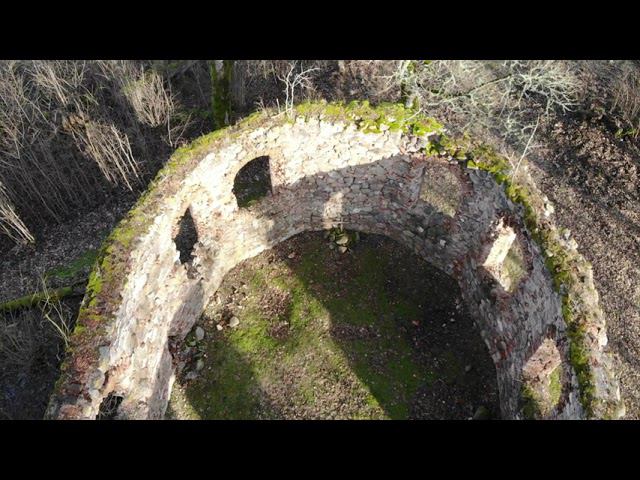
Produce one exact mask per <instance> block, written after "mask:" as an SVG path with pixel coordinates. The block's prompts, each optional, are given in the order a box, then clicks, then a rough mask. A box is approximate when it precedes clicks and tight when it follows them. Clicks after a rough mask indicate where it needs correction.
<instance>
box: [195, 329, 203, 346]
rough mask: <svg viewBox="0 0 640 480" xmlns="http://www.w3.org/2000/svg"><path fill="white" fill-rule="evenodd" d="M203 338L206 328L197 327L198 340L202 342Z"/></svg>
mask: <svg viewBox="0 0 640 480" xmlns="http://www.w3.org/2000/svg"><path fill="white" fill-rule="evenodd" d="M203 338H204V330H203V329H202V327H196V340H197V341H198V342H201V341H202V339H203Z"/></svg>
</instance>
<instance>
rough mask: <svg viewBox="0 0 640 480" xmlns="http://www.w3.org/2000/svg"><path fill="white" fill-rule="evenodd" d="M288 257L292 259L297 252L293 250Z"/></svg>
mask: <svg viewBox="0 0 640 480" xmlns="http://www.w3.org/2000/svg"><path fill="white" fill-rule="evenodd" d="M287 258H288V259H292V258H296V252H291V253H290V254H289V255H287Z"/></svg>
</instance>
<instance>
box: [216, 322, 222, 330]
mask: <svg viewBox="0 0 640 480" xmlns="http://www.w3.org/2000/svg"><path fill="white" fill-rule="evenodd" d="M222 328H223V327H222V325H221V324H219V323H218V324H216V329H217V330H218V331H220V330H222Z"/></svg>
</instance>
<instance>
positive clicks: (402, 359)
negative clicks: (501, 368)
mask: <svg viewBox="0 0 640 480" xmlns="http://www.w3.org/2000/svg"><path fill="white" fill-rule="evenodd" d="M330 245H331V244H330V242H329V241H328V240H327V239H326V238H325V235H324V234H323V233H322V232H313V233H305V234H300V235H298V236H296V237H293V238H292V239H290V240H288V241H285V242H283V243H281V244H279V245H277V246H276V247H275V248H273V249H272V250H269V251H267V252H264V253H262V254H261V255H259V256H257V257H254V258H253V259H249V260H247V261H245V262H243V263H241V264H240V265H239V266H237V267H236V268H235V269H233V270H232V271H231V272H230V273H229V274H228V275H227V276H226V277H225V279H224V281H223V283H222V285H221V287H220V289H219V290H218V292H217V293H216V295H214V298H213V299H212V301H211V303H210V305H209V306H208V308H207V309H206V312H205V314H204V315H203V316H202V318H201V319H200V321H199V322H198V324H197V325H196V327H194V329H193V331H192V332H191V333H190V335H189V336H188V337H187V339H186V341H185V342H184V343H182V344H179V345H174V346H173V352H174V360H175V363H176V365H177V367H178V370H179V372H180V373H179V375H178V380H177V382H176V385H175V386H174V392H173V396H172V399H171V402H170V407H169V410H168V414H167V418H182V419H184V418H189V419H194V418H204V419H237V418H242V419H278V418H284V419H334V418H335V419H383V418H392V419H407V418H415V419H468V418H471V417H473V416H474V414H475V413H476V412H477V411H478V408H479V407H484V409H486V410H487V411H488V412H490V415H491V416H493V417H494V418H495V417H496V416H497V415H498V405H497V386H496V379H495V368H494V366H493V363H492V361H491V358H490V357H489V355H488V352H487V350H486V348H485V346H484V343H483V341H482V339H481V338H480V335H479V333H478V332H477V330H476V329H475V327H474V323H473V320H472V319H471V318H470V317H469V315H468V314H467V312H466V310H465V308H464V306H463V302H462V299H461V297H460V293H459V290H458V287H457V285H456V283H455V281H454V280H452V279H451V278H450V277H448V276H446V275H445V274H443V273H442V272H440V271H438V270H436V269H434V268H433V267H431V266H429V265H428V264H427V263H426V262H424V261H423V260H421V259H420V258H418V257H417V256H415V255H414V254H412V253H411V252H409V251H408V250H407V249H405V248H404V247H402V246H401V245H399V244H398V243H396V242H394V241H392V240H390V239H387V238H385V237H381V236H377V235H362V236H361V239H360V241H359V242H358V243H356V244H355V245H354V246H353V247H352V248H351V249H349V250H348V251H347V252H346V253H339V251H338V250H337V248H333V249H331V248H330ZM334 246H335V245H334ZM484 409H481V410H484Z"/></svg>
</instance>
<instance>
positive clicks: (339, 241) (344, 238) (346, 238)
mask: <svg viewBox="0 0 640 480" xmlns="http://www.w3.org/2000/svg"><path fill="white" fill-rule="evenodd" d="M347 243H349V236H348V235H341V236H340V237H338V239H337V240H336V245H346V244H347Z"/></svg>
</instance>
